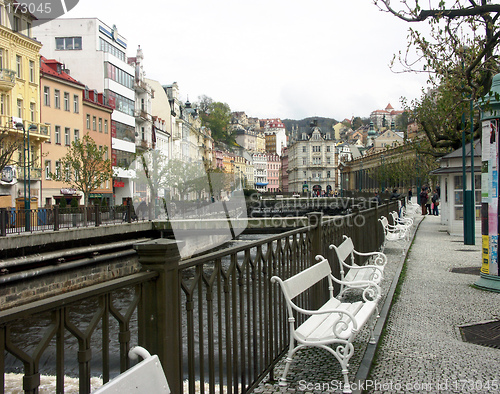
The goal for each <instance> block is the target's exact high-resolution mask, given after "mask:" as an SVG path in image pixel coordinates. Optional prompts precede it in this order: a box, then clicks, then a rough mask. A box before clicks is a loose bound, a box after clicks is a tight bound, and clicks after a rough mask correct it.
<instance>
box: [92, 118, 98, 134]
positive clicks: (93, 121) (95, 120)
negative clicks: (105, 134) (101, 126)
mask: <svg viewBox="0 0 500 394" xmlns="http://www.w3.org/2000/svg"><path fill="white" fill-rule="evenodd" d="M96 123H97V118H96V117H95V116H93V117H92V130H94V131H96Z"/></svg>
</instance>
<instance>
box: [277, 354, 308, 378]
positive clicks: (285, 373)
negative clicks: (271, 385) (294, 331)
mask: <svg viewBox="0 0 500 394" xmlns="http://www.w3.org/2000/svg"><path fill="white" fill-rule="evenodd" d="M302 347H304V346H302V345H299V346H296V347H294V348H293V349H290V350H289V351H288V354H287V356H286V359H285V361H286V364H285V370H284V371H283V375H281V378H280V380H279V383H278V384H279V385H280V386H287V385H288V383H287V381H286V375H288V370H289V369H290V365H291V364H292V359H293V355H294V354H295V353H296V352H297V350H299V349H300V348H302Z"/></svg>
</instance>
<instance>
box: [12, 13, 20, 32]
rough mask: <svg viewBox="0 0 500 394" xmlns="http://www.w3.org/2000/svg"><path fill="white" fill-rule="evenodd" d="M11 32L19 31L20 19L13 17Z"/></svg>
mask: <svg viewBox="0 0 500 394" xmlns="http://www.w3.org/2000/svg"><path fill="white" fill-rule="evenodd" d="M12 30H14V31H16V32H19V31H20V30H21V18H19V17H18V16H15V15H14V19H13V23H12Z"/></svg>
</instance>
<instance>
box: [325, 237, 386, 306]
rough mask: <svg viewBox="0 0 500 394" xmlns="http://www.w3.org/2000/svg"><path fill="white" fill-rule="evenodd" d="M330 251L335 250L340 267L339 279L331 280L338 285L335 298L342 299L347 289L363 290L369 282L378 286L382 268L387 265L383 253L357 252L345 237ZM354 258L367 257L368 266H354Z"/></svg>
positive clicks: (332, 246) (381, 277) (331, 246)
mask: <svg viewBox="0 0 500 394" xmlns="http://www.w3.org/2000/svg"><path fill="white" fill-rule="evenodd" d="M330 249H334V250H335V253H336V254H337V258H338V261H339V267H340V279H337V278H335V277H334V278H333V280H334V281H335V282H337V283H339V284H340V293H339V295H338V296H337V297H342V296H343V295H344V293H345V292H346V291H347V290H349V289H365V288H366V287H368V286H370V284H371V282H375V283H376V284H379V283H380V282H381V281H382V279H383V277H384V267H385V265H386V264H387V256H386V255H385V254H384V253H382V252H368V253H362V252H358V251H356V250H354V244H353V242H352V239H351V238H349V237H347V236H346V235H344V242H342V243H341V244H340V245H339V246H335V245H333V244H332V245H330ZM355 256H360V257H369V258H370V260H369V262H370V264H366V265H358V264H356V258H355ZM349 257H350V259H349ZM346 270H347V272H346Z"/></svg>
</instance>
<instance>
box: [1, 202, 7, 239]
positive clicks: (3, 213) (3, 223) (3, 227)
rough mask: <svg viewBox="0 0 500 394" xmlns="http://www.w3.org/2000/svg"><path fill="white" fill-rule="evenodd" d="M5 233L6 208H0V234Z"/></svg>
mask: <svg viewBox="0 0 500 394" xmlns="http://www.w3.org/2000/svg"><path fill="white" fill-rule="evenodd" d="M6 235H7V209H5V208H2V209H0V236H2V237H5V236H6Z"/></svg>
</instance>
